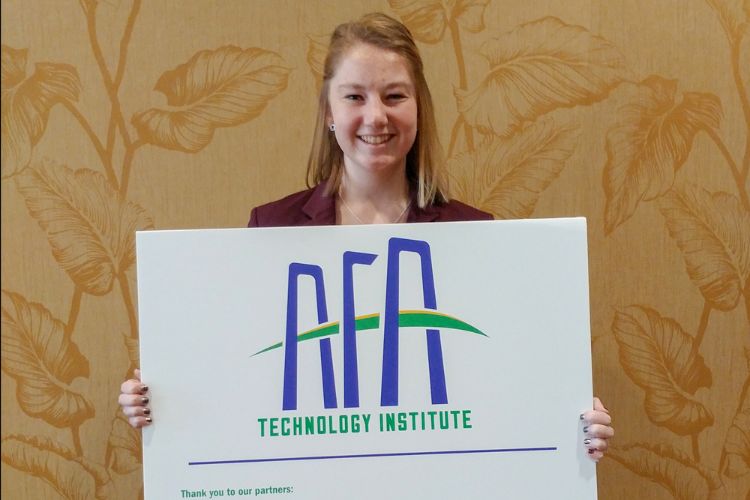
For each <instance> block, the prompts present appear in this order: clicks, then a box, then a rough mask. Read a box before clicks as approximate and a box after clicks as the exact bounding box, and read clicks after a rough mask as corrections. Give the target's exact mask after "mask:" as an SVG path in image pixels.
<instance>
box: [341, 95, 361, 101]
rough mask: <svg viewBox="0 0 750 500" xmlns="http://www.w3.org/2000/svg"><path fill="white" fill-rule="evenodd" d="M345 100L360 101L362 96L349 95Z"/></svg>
mask: <svg viewBox="0 0 750 500" xmlns="http://www.w3.org/2000/svg"><path fill="white" fill-rule="evenodd" d="M344 99H346V100H347V101H360V100H362V96H361V95H359V94H347V95H345V96H344Z"/></svg>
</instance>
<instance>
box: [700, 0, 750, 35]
mask: <svg viewBox="0 0 750 500" xmlns="http://www.w3.org/2000/svg"><path fill="white" fill-rule="evenodd" d="M706 3H708V5H710V6H711V8H713V9H714V10H715V11H716V14H717V15H718V17H719V22H720V23H721V27H722V28H724V32H725V33H726V34H727V37H729V39H730V40H732V41H737V40H739V39H740V38H741V37H742V34H743V32H744V30H746V29H747V25H748V21H750V0H706ZM743 11H744V12H743Z"/></svg>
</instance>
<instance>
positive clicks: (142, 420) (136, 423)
mask: <svg viewBox="0 0 750 500" xmlns="http://www.w3.org/2000/svg"><path fill="white" fill-rule="evenodd" d="M152 422H153V420H152V419H151V417H130V418H128V423H129V424H130V425H131V426H133V427H135V428H136V429H140V428H141V427H146V426H147V425H151V423H152Z"/></svg>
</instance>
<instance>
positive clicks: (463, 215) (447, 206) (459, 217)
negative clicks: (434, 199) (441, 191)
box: [430, 200, 494, 222]
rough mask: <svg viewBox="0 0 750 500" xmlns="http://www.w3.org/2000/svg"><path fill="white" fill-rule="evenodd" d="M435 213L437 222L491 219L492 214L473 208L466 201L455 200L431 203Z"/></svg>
mask: <svg viewBox="0 0 750 500" xmlns="http://www.w3.org/2000/svg"><path fill="white" fill-rule="evenodd" d="M430 209H431V210H434V211H435V212H436V213H437V218H436V219H435V220H436V221H439V222H457V221H476V220H492V219H494V217H493V216H492V214H490V213H487V212H484V211H482V210H479V209H478V208H474V207H472V206H470V205H467V204H466V203H461V202H460V201H457V200H451V201H449V202H447V203H442V204H439V205H433V206H432V207H430Z"/></svg>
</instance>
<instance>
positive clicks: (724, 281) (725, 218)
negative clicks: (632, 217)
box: [659, 184, 750, 311]
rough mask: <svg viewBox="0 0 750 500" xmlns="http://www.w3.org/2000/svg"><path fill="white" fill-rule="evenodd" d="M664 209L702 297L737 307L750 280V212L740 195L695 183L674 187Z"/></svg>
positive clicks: (714, 303)
mask: <svg viewBox="0 0 750 500" xmlns="http://www.w3.org/2000/svg"><path fill="white" fill-rule="evenodd" d="M659 208H660V209H661V212H662V214H663V215H664V218H665V219H666V220H667V228H669V234H670V235H671V236H672V238H673V239H674V240H675V241H676V242H677V246H678V247H679V248H680V250H681V251H682V255H683V257H684V258H685V265H686V267H687V272H688V275H689V276H690V279H691V280H692V281H693V282H694V283H695V284H696V286H698V288H699V289H700V291H701V293H702V294H703V297H704V298H705V299H706V300H707V301H708V302H709V303H710V304H711V306H712V307H715V308H717V309H720V310H722V311H730V310H732V309H734V307H735V306H736V305H737V303H738V302H739V300H740V297H742V294H743V289H744V287H745V284H746V283H747V282H748V279H750V213H748V212H747V211H746V210H744V209H743V208H742V205H741V204H740V201H739V200H738V199H737V198H736V197H735V196H732V195H730V194H728V193H722V192H719V193H713V194H712V193H710V192H708V191H706V190H705V189H703V188H701V187H698V186H694V185H692V184H685V186H684V187H682V188H680V189H673V190H671V191H669V192H668V193H667V194H665V195H664V196H663V197H662V199H661V200H660V203H659Z"/></svg>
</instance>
